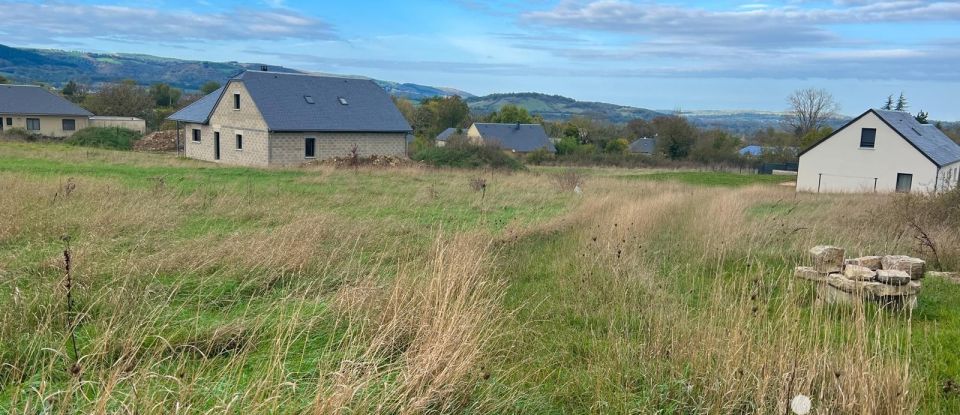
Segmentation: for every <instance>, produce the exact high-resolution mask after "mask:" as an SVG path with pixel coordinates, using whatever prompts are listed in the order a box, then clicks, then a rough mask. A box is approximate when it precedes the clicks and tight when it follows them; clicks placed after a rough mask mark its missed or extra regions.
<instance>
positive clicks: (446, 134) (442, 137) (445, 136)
mask: <svg viewBox="0 0 960 415" xmlns="http://www.w3.org/2000/svg"><path fill="white" fill-rule="evenodd" d="M457 130H460V134H463V133H465V132H466V130H464V129H462V128H457V127H450V128H447V129H446V130H443V131H441V132H440V134H437V138H436V140H437V141H447V140H449V139H450V137H453V136H454V135H456V134H457Z"/></svg>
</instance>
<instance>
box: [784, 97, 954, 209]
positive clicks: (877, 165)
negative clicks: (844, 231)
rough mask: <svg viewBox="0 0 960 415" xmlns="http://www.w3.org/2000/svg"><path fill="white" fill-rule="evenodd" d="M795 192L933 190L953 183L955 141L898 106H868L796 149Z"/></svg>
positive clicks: (947, 186)
mask: <svg viewBox="0 0 960 415" xmlns="http://www.w3.org/2000/svg"><path fill="white" fill-rule="evenodd" d="M798 170H799V171H798V174H797V191H805V192H846V193H855V192H894V191H896V192H938V191H944V190H947V189H951V188H954V187H956V186H957V183H958V179H960V145H957V144H956V143H954V142H953V140H950V138H949V137H947V136H946V135H944V134H943V132H941V131H940V130H939V129H938V128H937V127H935V126H933V125H929V124H921V123H920V122H918V121H917V120H916V119H915V118H914V117H913V115H911V114H910V113H907V112H902V111H882V110H874V109H871V110H868V111H867V112H864V113H863V114H861V115H860V116H859V117H857V118H854V119H853V121H850V122H849V123H847V124H846V125H844V126H843V127H840V128H839V129H838V130H837V131H834V133H833V134H831V135H829V136H827V137H826V138H824V139H823V140H820V141H819V142H817V143H816V144H814V145H812V146H810V147H809V148H807V149H806V150H804V151H803V152H801V153H800V166H799V169H798Z"/></svg>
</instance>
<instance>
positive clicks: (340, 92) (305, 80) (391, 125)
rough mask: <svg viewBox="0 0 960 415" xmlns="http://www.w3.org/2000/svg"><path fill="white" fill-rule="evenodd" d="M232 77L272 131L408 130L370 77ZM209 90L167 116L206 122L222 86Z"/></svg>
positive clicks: (261, 74)
mask: <svg viewBox="0 0 960 415" xmlns="http://www.w3.org/2000/svg"><path fill="white" fill-rule="evenodd" d="M230 82H243V84H244V86H245V87H246V89H247V91H249V93H250V97H251V98H252V99H253V101H254V103H255V104H256V106H257V109H259V110H260V113H261V114H262V115H263V119H264V121H265V122H266V123H267V128H269V129H270V131H329V132H338V131H341V132H351V131H358V132H408V131H410V130H411V128H410V125H409V124H407V121H406V119H405V118H403V114H401V113H400V110H398V109H397V107H396V106H395V105H394V104H393V101H392V100H391V99H390V96H389V95H387V93H386V91H384V90H383V89H382V88H380V86H378V85H377V84H376V83H374V82H373V81H370V80H366V79H354V78H341V77H333V76H315V75H306V74H287V73H278V72H262V71H245V72H243V73H241V74H240V75H238V76H236V77H235V78H233V79H232V80H231V81H230ZM228 86H229V83H228V85H227V86H226V87H228ZM226 87H225V88H226ZM210 95H215V98H210ZM210 95H208V96H206V97H204V98H203V99H201V100H200V101H197V102H196V103H194V104H192V105H190V106H188V107H186V108H184V109H182V110H180V111H178V112H177V113H175V114H173V115H171V116H170V119H172V120H176V121H187V122H201V121H199V120H200V119H201V117H202V119H203V121H202V122H207V120H208V119H209V117H210V112H211V111H212V110H213V108H214V106H216V103H217V101H219V99H220V95H223V90H218V91H216V92H214V93H212V94H210ZM307 96H309V97H311V98H312V101H313V102H314V103H313V104H311V103H309V102H308V100H307V99H306V97H307ZM207 98H210V99H209V100H208V99H207ZM341 98H342V101H341ZM344 103H345V104H344Z"/></svg>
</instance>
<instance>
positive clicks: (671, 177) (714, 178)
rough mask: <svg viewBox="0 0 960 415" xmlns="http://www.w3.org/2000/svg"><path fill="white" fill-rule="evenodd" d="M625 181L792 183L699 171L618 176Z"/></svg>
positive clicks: (776, 178)
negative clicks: (625, 179)
mask: <svg viewBox="0 0 960 415" xmlns="http://www.w3.org/2000/svg"><path fill="white" fill-rule="evenodd" d="M619 177H622V178H627V179H637V180H651V181H674V182H679V183H684V184H692V185H696V186H710V187H737V186H749V185H754V184H780V183H784V182H790V181H794V180H795V178H794V177H791V176H774V175H763V174H737V173H727V172H700V171H679V172H657V173H643V174H634V175H623V176H619Z"/></svg>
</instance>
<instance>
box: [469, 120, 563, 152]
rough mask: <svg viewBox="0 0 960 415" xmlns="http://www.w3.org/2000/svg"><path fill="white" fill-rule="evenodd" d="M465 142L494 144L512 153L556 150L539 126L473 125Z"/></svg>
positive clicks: (516, 124) (518, 124)
mask: <svg viewBox="0 0 960 415" xmlns="http://www.w3.org/2000/svg"><path fill="white" fill-rule="evenodd" d="M467 140H469V141H470V142H473V143H484V144H496V145H499V146H500V147H501V148H503V149H504V150H507V151H510V152H513V153H529V152H531V151H534V150H537V149H541V148H544V149H546V150H547V151H548V152H551V153H556V152H557V149H556V147H554V146H553V142H551V141H550V138H549V137H547V132H546V131H544V129H543V126H542V125H540V124H521V123H515V124H502V123H480V122H478V123H474V124H473V125H471V126H470V129H468V130H467Z"/></svg>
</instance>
